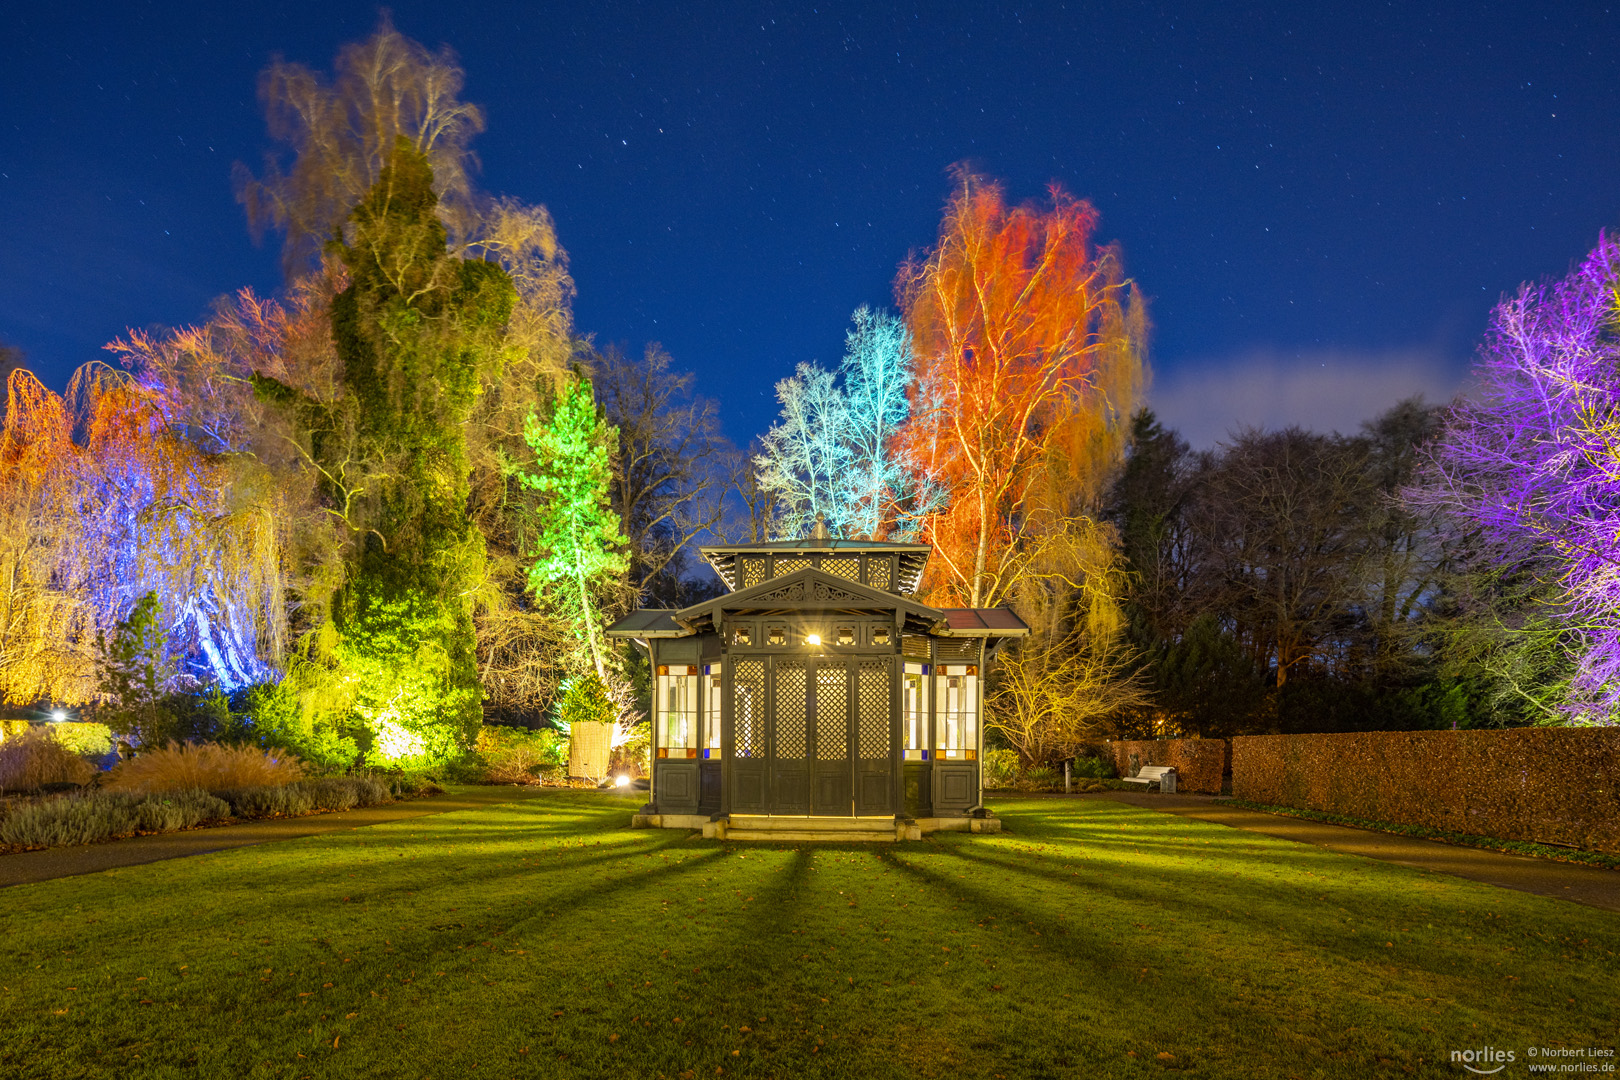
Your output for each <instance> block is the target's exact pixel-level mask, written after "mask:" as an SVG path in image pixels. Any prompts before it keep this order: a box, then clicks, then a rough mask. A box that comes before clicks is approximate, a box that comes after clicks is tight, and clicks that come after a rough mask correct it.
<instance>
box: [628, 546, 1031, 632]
mask: <svg viewBox="0 0 1620 1080" xmlns="http://www.w3.org/2000/svg"><path fill="white" fill-rule="evenodd" d="M868 546H870V545H868ZM889 546H891V547H903V546H910V545H889ZM835 611H843V612H850V613H855V612H882V611H892V612H896V613H898V614H900V615H901V616H902V617H903V625H904V628H905V630H906V632H908V633H913V634H927V635H931V636H934V637H983V638H1013V637H1023V636H1024V635H1025V634H1027V633H1029V627H1028V625H1026V624H1025V622H1024V620H1022V619H1020V618H1019V617H1018V616H1017V615H1015V614H1013V612H1012V611H1010V610H1009V609H1007V608H935V607H930V606H928V605H927V604H924V603H921V602H920V601H918V600H914V599H912V598H911V597H909V596H900V595H898V594H896V593H893V592H889V591H887V590H884V589H878V588H874V587H872V586H870V585H862V584H860V583H859V582H855V581H849V580H846V579H844V578H841V577H837V576H834V575H832V574H828V573H826V572H825V571H822V570H817V569H816V568H814V567H808V568H806V569H803V570H799V571H796V572H795V573H792V574H789V575H787V576H786V577H779V578H771V579H769V580H767V581H763V582H761V583H759V584H758V585H754V586H752V587H750V588H747V589H741V590H739V591H737V592H731V593H726V594H724V595H722V596H717V597H715V598H714V599H712V600H704V601H702V602H700V603H696V604H693V605H691V606H690V607H686V608H681V609H678V610H675V609H669V608H643V609H642V610H640V611H636V612H632V613H631V614H629V615H627V616H625V617H624V618H622V619H620V620H619V621H618V622H616V623H614V624H613V625H612V626H610V627H609V628H608V630H607V633H608V634H609V635H611V636H613V637H625V638H635V639H638V640H642V641H645V640H647V639H648V638H655V637H687V636H689V635H692V634H700V633H704V632H706V631H710V630H713V629H715V628H716V626H717V625H718V624H719V623H720V621H721V620H722V618H723V615H722V613H723V612H735V613H738V614H742V613H750V614H781V615H792V614H797V613H800V612H835Z"/></svg>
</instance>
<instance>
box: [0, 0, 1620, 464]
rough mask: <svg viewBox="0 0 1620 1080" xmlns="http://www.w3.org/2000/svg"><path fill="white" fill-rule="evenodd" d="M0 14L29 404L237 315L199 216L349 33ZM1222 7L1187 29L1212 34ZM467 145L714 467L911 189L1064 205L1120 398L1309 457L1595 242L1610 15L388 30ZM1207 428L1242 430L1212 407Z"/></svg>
mask: <svg viewBox="0 0 1620 1080" xmlns="http://www.w3.org/2000/svg"><path fill="white" fill-rule="evenodd" d="M20 8H21V5H13V6H12V8H11V9H10V10H9V11H8V12H7V14H5V15H3V16H0V101H4V102H5V111H4V117H3V120H0V341H6V342H9V343H12V344H15V345H18V346H21V347H22V348H23V349H24V350H25V351H26V352H27V354H28V358H29V361H30V363H31V364H32V366H34V367H35V368H36V370H38V371H39V372H40V373H41V375H42V376H43V377H44V378H45V379H46V381H47V382H48V383H51V384H54V385H57V386H60V385H62V384H63V383H64V382H65V380H66V376H67V373H68V372H69V371H70V370H71V369H72V368H73V367H74V366H76V365H77V364H79V363H82V362H84V361H86V360H89V359H92V358H95V357H96V356H97V355H98V352H97V348H98V346H99V345H100V344H102V343H103V342H105V341H107V340H109V339H110V338H112V337H114V336H116V335H117V334H119V333H120V332H121V331H122V330H123V328H124V327H126V326H132V325H133V326H147V325H152V324H175V323H182V322H186V321H191V320H195V319H197V318H199V317H201V316H203V315H204V314H205V313H206V310H207V306H208V304H209V301H210V300H211V299H212V298H213V297H215V296H217V295H220V294H222V293H226V292H229V291H231V290H233V289H235V288H238V287H240V286H242V285H253V286H254V287H256V288H259V289H261V290H271V289H274V288H275V287H276V286H277V284H278V281H279V270H278V247H277V245H276V243H275V242H274V240H271V241H267V242H266V244H265V245H264V246H263V247H262V248H256V247H255V246H254V245H253V243H252V242H251V239H250V238H249V235H248V232H247V228H246V226H245V224H244V220H243V216H242V213H241V211H240V208H239V207H238V206H237V205H236V204H235V202H234V199H233V197H232V190H231V183H230V168H231V164H232V162H233V161H238V160H241V161H245V162H248V163H250V164H255V165H256V164H257V163H258V161H259V160H260V155H261V153H262V151H263V150H264V149H266V148H267V140H266V136H265V134H264V123H263V120H262V116H261V110H260V106H259V103H258V102H257V100H256V96H255V94H256V85H257V78H258V73H259V71H260V70H261V69H262V68H263V66H264V65H265V63H266V62H267V61H268V60H269V59H270V57H271V56H272V54H276V53H280V54H282V55H284V56H286V57H287V58H288V59H292V60H297V61H301V62H303V63H306V64H309V65H311V66H315V67H318V68H320V69H323V70H324V69H328V68H329V67H330V64H331V61H332V58H333V56H334V55H335V53H336V51H337V49H338V47H339V45H340V44H342V43H343V42H344V41H347V40H351V39H355V38H359V37H363V36H365V35H366V34H368V33H369V32H370V31H371V30H372V28H373V26H374V25H375V22H376V17H377V8H376V7H375V6H374V5H369V4H351V3H346V2H343V0H323V2H320V3H307V4H275V3H260V4H251V5H220V4H197V5H185V4H178V3H162V4H141V3H133V4H130V3H120V4H117V5H111V4H109V5H81V6H79V7H78V8H77V9H69V8H67V7H65V6H64V7H61V8H60V9H58V8H57V6H48V5H36V6H33V9H32V10H26V11H24V10H19V9H20ZM1215 9H1220V10H1215ZM393 10H394V16H395V22H396V24H397V25H398V27H399V28H400V30H401V31H403V32H404V33H406V34H407V35H409V36H411V37H414V38H416V39H418V40H420V41H422V42H424V43H425V44H427V45H429V46H431V47H437V46H438V45H440V44H448V45H450V46H451V47H452V48H453V49H455V50H456V52H457V53H459V55H460V57H461V60H462V62H463V64H464V66H465V68H466V70H467V86H466V97H467V99H468V100H471V101H474V102H477V103H479V104H480V105H482V106H483V107H484V108H485V110H486V111H487V114H488V122H489V128H488V131H487V132H486V133H485V134H484V135H482V136H480V137H479V139H478V140H477V142H476V143H475V148H476V150H477V152H478V155H479V157H480V159H481V160H482V163H483V164H482V171H481V174H480V177H479V180H480V183H481V184H482V186H483V187H485V188H486V189H487V190H490V191H492V192H496V193H505V194H511V195H516V196H519V197H522V198H525V199H528V200H533V201H538V202H543V203H544V204H545V205H546V206H548V207H549V208H550V209H551V211H552V213H553V215H554V216H555V217H556V220H557V224H558V229H559V233H560V235H561V239H562V241H563V243H564V245H565V246H566V247H567V249H568V251H569V252H570V255H571V257H572V265H573V272H574V276H575V279H576V282H577V284H578V288H579V299H578V302H577V304H576V308H575V315H576V323H577V325H578V327H579V329H580V330H581V331H583V332H588V333H591V334H593V335H594V336H595V337H596V339H597V340H598V341H599V342H609V341H622V342H626V343H628V344H629V345H630V347H631V348H632V349H634V350H638V351H639V349H640V347H641V344H642V343H643V342H645V341H648V340H659V341H662V342H663V343H664V344H665V346H666V347H667V348H668V349H669V350H670V352H671V353H672V354H673V356H674V357H675V359H676V362H677V363H678V364H679V365H681V366H684V367H687V368H690V369H692V370H695V371H697V372H698V373H699V376H700V378H701V382H702V386H703V387H704V389H705V390H706V391H707V392H709V393H710V394H712V395H714V396H716V397H718V398H719V399H720V400H721V402H722V405H723V407H724V415H725V420H726V426H727V429H728V432H729V433H730V434H731V435H732V436H733V438H735V439H737V440H738V441H745V440H746V439H748V438H749V437H750V436H751V435H753V434H755V433H757V432H759V431H761V430H763V429H764V428H765V427H766V426H767V425H768V424H769V423H770V422H771V420H772V418H773V417H774V414H775V403H774V401H773V400H772V396H771V394H772V391H771V386H772V383H773V382H774V381H775V380H776V379H778V378H781V377H783V376H785V375H787V374H789V373H790V372H791V370H792V367H793V364H794V363H796V362H797V361H799V360H808V359H819V360H821V361H823V362H824V363H833V362H836V360H837V358H838V355H839V353H840V351H841V348H842V338H843V331H844V328H845V326H846V325H847V322H848V318H849V314H850V312H851V310H852V309H854V308H855V307H856V306H857V305H859V304H862V303H874V304H884V303H891V302H892V300H891V294H890V287H891V282H892V280H893V276H894V272H895V267H896V264H897V263H898V262H899V261H900V260H901V259H903V258H904V257H905V255H906V253H907V251H908V250H909V249H914V248H921V247H924V246H926V245H927V244H929V243H930V242H931V241H932V239H933V237H934V234H935V230H936V228H937V225H938V220H939V214H940V209H941V206H942V204H943V200H944V199H945V197H946V195H947V193H948V178H947V173H946V170H947V169H948V167H949V166H950V165H951V164H952V163H953V162H956V161H961V160H964V159H967V160H971V161H972V162H973V163H975V164H976V165H977V166H978V167H979V168H980V169H982V170H983V171H985V172H986V173H989V174H992V175H995V176H999V177H1001V178H1002V179H1004V180H1005V181H1006V183H1007V186H1008V188H1009V191H1010V193H1011V194H1012V195H1013V196H1014V197H1015V198H1023V197H1034V196H1038V195H1040V194H1041V192H1042V191H1043V189H1044V186H1045V184H1046V183H1047V181H1049V180H1054V179H1055V180H1057V181H1059V182H1060V183H1062V184H1063V185H1064V186H1065V187H1067V188H1068V189H1069V190H1070V191H1071V192H1073V193H1075V194H1077V195H1080V196H1084V197H1087V198H1090V199H1091V200H1092V201H1093V202H1094V203H1095V204H1096V205H1097V207H1098V208H1099V210H1100V211H1101V213H1102V228H1101V235H1102V237H1103V238H1105V239H1117V240H1118V241H1120V243H1121V244H1122V245H1123V248H1124V252H1125V259H1126V268H1127V271H1128V273H1129V274H1130V275H1131V276H1132V277H1133V278H1135V280H1136V281H1138V282H1139V283H1140V285H1141V286H1142V288H1143V289H1144V290H1145V291H1146V293H1147V294H1148V295H1149V296H1150V297H1151V300H1152V308H1151V310H1152V315H1153V320H1154V323H1155V327H1156V329H1155V336H1154V344H1153V353H1152V356H1153V363H1154V367H1155V370H1156V373H1157V376H1156V377H1157V386H1156V390H1155V401H1156V403H1157V404H1159V405H1160V406H1161V408H1162V409H1163V411H1164V412H1165V413H1167V414H1168V415H1169V416H1170V418H1171V419H1172V420H1173V421H1175V422H1176V423H1178V424H1180V425H1182V426H1183V427H1184V428H1186V429H1187V430H1188V431H1189V432H1190V433H1192V434H1194V436H1195V440H1198V439H1203V440H1207V439H1208V438H1212V437H1214V436H1215V435H1218V434H1219V433H1220V432H1221V431H1223V430H1224V429H1225V428H1226V426H1227V425H1229V424H1230V423H1232V422H1234V421H1235V420H1237V419H1245V420H1253V421H1257V422H1259V421H1263V422H1281V421H1283V420H1293V419H1297V420H1302V421H1304V422H1307V423H1314V424H1319V425H1321V426H1335V425H1336V426H1341V427H1343V426H1347V425H1353V424H1354V422H1355V421H1356V420H1357V419H1359V418H1361V417H1362V416H1365V415H1367V414H1368V413H1369V412H1370V411H1371V410H1373V409H1375V408H1377V407H1381V406H1382V405H1384V404H1388V403H1390V402H1392V401H1393V400H1394V399H1395V398H1396V397H1398V396H1399V395H1400V394H1401V393H1403V392H1405V391H1406V390H1408V389H1412V388H1417V389H1426V390H1428V391H1429V392H1430V394H1431V396H1435V395H1436V394H1440V395H1444V394H1446V393H1449V392H1450V391H1451V390H1452V389H1454V388H1455V387H1456V385H1457V384H1458V383H1459V382H1460V380H1461V378H1462V375H1463V373H1464V372H1465V370H1466V366H1467V361H1468V358H1469V356H1470V354H1471V352H1472V350H1473V347H1474V344H1475V342H1476V341H1477V340H1478V337H1479V334H1480V333H1481V331H1482V330H1483V328H1484V324H1485V319H1486V317H1487V314H1488V311H1489V308H1490V305H1491V304H1492V303H1493V302H1494V301H1495V300H1496V298H1497V297H1498V296H1499V295H1500V294H1501V293H1503V292H1504V291H1506V290H1511V289H1513V288H1514V287H1515V286H1516V285H1517V284H1518V283H1519V282H1520V281H1523V280H1526V279H1535V278H1538V277H1542V276H1545V275H1548V274H1561V273H1563V272H1564V271H1566V270H1567V269H1568V268H1569V266H1570V263H1571V261H1572V260H1574V259H1576V258H1578V257H1580V256H1581V255H1583V254H1584V253H1585V252H1586V251H1587V250H1588V249H1589V248H1590V247H1591V246H1592V244H1593V243H1594V241H1595V240H1596V237H1597V234H1598V232H1599V230H1600V229H1603V228H1606V227H1612V226H1614V225H1615V224H1617V222H1620V124H1617V123H1616V122H1615V118H1616V117H1617V116H1620V78H1617V74H1620V72H1617V61H1616V55H1617V53H1620V50H1617V49H1616V47H1615V42H1616V41H1620V17H1617V16H1616V15H1615V14H1614V13H1612V12H1611V11H1610V10H1608V9H1606V8H1603V7H1601V6H1583V5H1576V4H1568V5H1565V4H1556V5H1527V4H1523V3H1517V4H1513V5H1506V4H1478V3H1470V4H1461V3H1459V4H1456V5H1452V6H1448V7H1442V8H1433V7H1426V6H1421V5H1417V4H1412V3H1398V4H1392V5H1388V6H1383V5H1373V4H1368V3H1357V4H1345V5H1340V6H1337V7H1332V6H1328V5H1318V4H1298V5H1272V6H1259V7H1238V6H1228V5H1207V4H1203V5H1186V6H1185V7H1183V8H1180V9H1178V8H1176V7H1167V6H1163V5H1132V4H1127V3H1112V4H1106V5H1103V4H1098V5H1078V4H1068V5H1062V4H1036V5H1030V6H1029V7H1027V8H1024V7H1018V6H1015V5H1010V4H938V3H934V4H923V5H880V4H875V3H814V4H791V5H789V4H738V5H722V4H714V5H697V6H690V7H680V8H678V7H677V6H676V5H673V4H663V3H659V4H653V3H648V4H623V3H592V4H561V3H558V4H548V5H544V6H543V7H541V6H538V5H513V6H510V7H499V6H492V5H478V4H445V3H434V4H414V3H398V4H395V5H394V7H393ZM1245 410H1248V411H1247V412H1245Z"/></svg>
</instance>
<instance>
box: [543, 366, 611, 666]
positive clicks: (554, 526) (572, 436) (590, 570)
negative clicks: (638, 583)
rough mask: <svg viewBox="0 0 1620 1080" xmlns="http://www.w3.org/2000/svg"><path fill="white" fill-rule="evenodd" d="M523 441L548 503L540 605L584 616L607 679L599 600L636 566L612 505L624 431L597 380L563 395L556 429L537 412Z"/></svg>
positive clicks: (578, 382)
mask: <svg viewBox="0 0 1620 1080" xmlns="http://www.w3.org/2000/svg"><path fill="white" fill-rule="evenodd" d="M523 434H524V437H525V438H526V439H527V440H528V443H529V446H530V448H531V449H533V451H534V455H535V466H534V469H533V471H528V472H524V473H521V474H520V477H519V478H520V479H521V480H522V482H523V485H524V486H525V487H527V488H530V489H532V490H534V491H537V492H539V493H540V494H541V495H542V496H543V498H542V501H541V504H540V506H539V508H538V510H537V516H538V521H537V535H536V538H535V547H534V555H535V561H534V564H533V565H532V566H530V567H529V588H530V589H531V590H532V591H533V592H534V594H535V596H536V598H538V599H541V600H547V599H551V600H554V601H557V602H560V603H561V604H564V605H566V606H567V607H568V608H570V609H572V610H573V611H575V612H577V613H578V616H579V621H580V625H581V628H582V630H583V631H584V637H585V644H586V647H587V648H588V650H589V652H590V658H591V663H592V665H593V666H594V667H595V669H596V674H597V677H598V678H599V679H600V678H605V677H606V674H607V667H606V664H605V662H604V661H603V658H602V646H601V643H600V642H599V640H598V638H599V636H600V633H601V628H600V627H599V626H598V625H597V622H598V619H599V615H598V607H597V606H596V605H593V603H592V594H593V593H595V592H596V591H597V590H599V589H601V588H603V587H604V586H606V585H608V584H611V583H612V582H614V581H615V580H616V579H620V578H622V577H623V575H624V573H625V572H626V570H628V569H629V565H630V560H629V555H628V554H627V552H626V550H625V546H626V545H627V544H628V543H629V541H628V540H627V539H626V538H625V537H624V536H623V535H622V534H621V533H620V531H619V524H620V523H619V515H618V514H616V513H614V512H613V509H612V505H611V503H610V501H609V499H610V485H611V483H612V475H613V474H612V457H613V450H614V447H615V444H616V443H617V441H618V431H617V429H615V428H614V427H613V426H612V425H610V424H609V423H608V422H607V421H606V420H605V419H603V417H602V415H601V413H600V412H599V411H598V409H597V407H596V400H595V397H594V394H593V391H592V388H591V382H590V380H589V379H586V378H583V377H581V378H577V379H575V380H574V383H573V385H572V386H569V387H566V388H564V389H562V390H560V391H559V392H558V394H557V403H556V408H555V409H554V410H553V412H552V416H551V420H550V422H549V423H546V422H542V421H541V419H540V418H539V416H538V415H536V414H535V413H533V412H531V413H530V414H529V417H528V420H527V422H526V423H525V424H524V429H523Z"/></svg>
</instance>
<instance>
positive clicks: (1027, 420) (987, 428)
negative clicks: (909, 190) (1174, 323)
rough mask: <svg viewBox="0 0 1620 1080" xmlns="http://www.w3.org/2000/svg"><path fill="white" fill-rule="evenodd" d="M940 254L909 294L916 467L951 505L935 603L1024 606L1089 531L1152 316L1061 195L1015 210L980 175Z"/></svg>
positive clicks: (907, 445) (905, 438)
mask: <svg viewBox="0 0 1620 1080" xmlns="http://www.w3.org/2000/svg"><path fill="white" fill-rule="evenodd" d="M957 180H958V184H957V189H956V193H955V195H954V196H953V197H952V198H951V200H950V203H949V204H948V206H947V207H946V211H945V218H944V222H943V224H942V225H941V227H940V235H939V242H938V244H937V245H936V246H935V247H934V249H933V250H932V251H930V252H928V253H927V254H926V255H925V256H924V257H922V258H915V259H912V260H911V261H909V262H908V263H907V264H906V265H905V266H904V267H903V268H902V269H901V273H900V277H899V279H898V281H897V283H896V291H897V292H898V294H899V296H900V301H901V304H902V306H903V309H904V312H905V317H906V321H907V323H908V324H909V326H910V329H911V334H912V340H913V348H914V350H915V353H916V364H917V373H918V378H917V383H916V385H915V387H914V389H913V407H912V419H911V420H910V421H909V422H908V423H907V425H906V426H905V428H904V429H903V430H902V432H901V434H900V440H901V443H902V449H903V451H904V453H905V455H906V457H907V458H908V460H909V461H910V462H911V465H912V467H913V468H915V469H918V470H920V471H921V472H923V473H925V474H927V475H929V476H930V477H931V478H932V479H933V480H934V482H936V483H938V484H941V485H943V486H944V487H945V489H946V490H947V491H948V493H949V499H948V502H947V504H946V505H945V507H944V508H943V509H941V510H939V511H938V512H936V513H934V514H932V515H930V516H929V517H927V518H926V519H925V521H924V524H923V530H922V537H923V539H924V540H925V541H926V542H928V543H930V544H932V545H933V547H934V550H935V552H936V556H935V558H934V559H933V560H932V561H931V563H930V566H931V572H930V577H929V580H927V581H926V582H925V583H924V588H925V591H926V593H927V595H928V596H929V598H930V599H931V600H932V601H933V602H935V603H947V602H948V603H954V604H965V605H969V606H973V607H985V606H993V605H996V604H1000V603H1002V602H1004V601H1006V600H1008V599H1010V598H1011V597H1012V595H1013V592H1014V589H1015V587H1016V586H1017V585H1018V583H1019V582H1020V579H1021V578H1023V577H1024V576H1026V574H1028V573H1030V572H1034V571H1036V569H1037V568H1035V567H1033V566H1031V565H1030V560H1031V559H1032V558H1034V557H1036V556H1035V554H1034V553H1035V552H1036V551H1037V550H1038V549H1040V548H1041V547H1043V546H1044V545H1043V544H1042V543H1041V542H1040V540H1041V538H1043V537H1051V536H1057V535H1062V534H1066V533H1072V532H1074V531H1075V530H1076V529H1077V528H1087V527H1089V526H1090V517H1089V512H1090V509H1091V504H1092V502H1093V501H1094V499H1095V497H1096V495H1097V492H1098V490H1099V488H1100V486H1101V483H1102V482H1103V480H1104V477H1105V475H1106V473H1107V472H1108V471H1109V470H1110V469H1111V468H1112V467H1113V465H1114V463H1116V462H1117V461H1118V459H1119V456H1120V453H1121V451H1122V448H1123V443H1124V438H1125V435H1126V433H1127V426H1128V418H1129V416H1130V413H1131V410H1132V408H1133V406H1134V404H1135V399H1136V396H1137V394H1138V392H1139V390H1140V386H1141V382H1142V373H1143V361H1142V350H1143V339H1144V337H1145V331H1146V316H1145V314H1144V311H1143V308H1142V305H1141V302H1140V300H1139V298H1138V297H1137V296H1136V294H1135V292H1134V290H1133V289H1132V288H1131V287H1130V285H1129V284H1128V283H1127V282H1126V281H1125V279H1124V276H1123V274H1122V272H1121V268H1120V260H1119V253H1118V251H1117V250H1116V249H1114V248H1112V247H1097V246H1095V245H1094V244H1093V243H1092V232H1093V230H1094V229H1095V227H1096V222H1097V213H1096V211H1095V210H1093V209H1092V207H1091V206H1090V204H1088V203H1085V202H1082V201H1079V200H1076V199H1074V198H1071V197H1070V196H1068V195H1067V194H1065V193H1064V192H1063V191H1062V190H1060V189H1059V188H1057V187H1056V186H1053V187H1052V188H1051V190H1050V200H1049V202H1048V203H1047V204H1046V205H1044V206H1034V205H1025V206H1010V205H1008V203H1007V201H1006V198H1005V195H1004V194H1003V192H1002V189H1001V187H1000V186H999V185H997V184H995V183H992V182H990V181H987V180H985V179H983V178H981V177H978V176H975V175H972V174H970V173H967V172H965V171H964V172H959V173H958V175H957Z"/></svg>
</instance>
